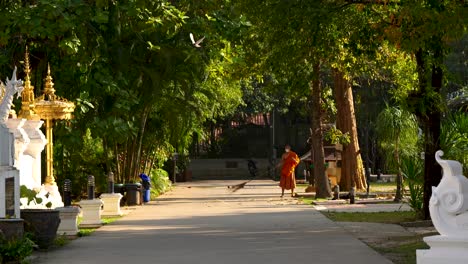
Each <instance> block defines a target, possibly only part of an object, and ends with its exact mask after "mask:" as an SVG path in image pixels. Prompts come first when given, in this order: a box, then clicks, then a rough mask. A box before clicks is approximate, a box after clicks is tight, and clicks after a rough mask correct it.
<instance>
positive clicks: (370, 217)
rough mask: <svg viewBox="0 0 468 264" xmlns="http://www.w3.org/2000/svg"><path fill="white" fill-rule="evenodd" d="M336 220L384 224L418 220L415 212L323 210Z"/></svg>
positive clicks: (326, 214)
mask: <svg viewBox="0 0 468 264" xmlns="http://www.w3.org/2000/svg"><path fill="white" fill-rule="evenodd" d="M322 213H323V214H324V215H325V216H326V217H328V218H330V219H331V220H333V221H335V222H372V223H384V224H399V223H403V222H412V221H416V220H418V218H417V216H416V213H415V212H407V211H399V212H372V213H347V212H340V213H337V212H323V211H322Z"/></svg>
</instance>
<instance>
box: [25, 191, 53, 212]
mask: <svg viewBox="0 0 468 264" xmlns="http://www.w3.org/2000/svg"><path fill="white" fill-rule="evenodd" d="M38 194H39V193H38V192H37V191H35V190H31V189H29V188H28V187H26V186H25V185H21V186H20V197H21V198H27V199H28V202H27V204H26V205H27V206H28V205H30V204H31V202H34V204H37V205H39V204H42V202H43V199H42V198H41V197H39V196H38ZM45 197H46V198H48V197H49V193H47V194H46V195H45ZM45 207H47V208H49V209H50V208H51V207H52V202H47V203H46V204H45Z"/></svg>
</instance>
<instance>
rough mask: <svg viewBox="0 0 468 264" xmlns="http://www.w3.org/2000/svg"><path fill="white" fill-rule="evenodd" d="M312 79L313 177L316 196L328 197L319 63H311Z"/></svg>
mask: <svg viewBox="0 0 468 264" xmlns="http://www.w3.org/2000/svg"><path fill="white" fill-rule="evenodd" d="M313 70H314V73H313V80H312V82H311V83H310V86H311V95H312V96H311V97H312V98H311V104H312V107H311V110H312V111H311V115H312V135H311V136H312V137H311V142H312V152H313V155H312V156H313V164H314V177H315V183H316V185H315V187H316V195H315V197H316V198H328V197H330V196H331V189H330V184H329V182H328V176H327V174H326V173H325V153H324V151H323V131H322V114H323V112H324V111H323V109H322V100H321V98H322V87H321V86H320V64H319V63H315V64H314V65H313Z"/></svg>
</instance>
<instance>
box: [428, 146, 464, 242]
mask: <svg viewBox="0 0 468 264" xmlns="http://www.w3.org/2000/svg"><path fill="white" fill-rule="evenodd" d="M442 155H444V152H442V151H441V150H439V151H437V152H436V160H437V162H438V163H439V164H440V166H441V167H442V169H443V176H442V180H441V181H440V183H439V185H438V186H437V187H432V197H431V200H430V202H429V211H430V213H431V218H432V223H433V224H434V227H435V228H436V229H437V231H439V233H440V234H441V235H442V236H451V237H468V179H467V178H466V177H465V176H463V167H462V165H461V164H460V162H458V161H454V160H443V159H441V157H442Z"/></svg>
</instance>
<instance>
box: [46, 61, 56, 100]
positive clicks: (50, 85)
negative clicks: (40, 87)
mask: <svg viewBox="0 0 468 264" xmlns="http://www.w3.org/2000/svg"><path fill="white" fill-rule="evenodd" d="M44 94H45V95H47V97H48V99H49V100H55V89H54V82H53V81H52V76H51V75H50V64H49V63H47V77H46V82H45V88H44Z"/></svg>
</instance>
